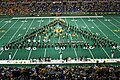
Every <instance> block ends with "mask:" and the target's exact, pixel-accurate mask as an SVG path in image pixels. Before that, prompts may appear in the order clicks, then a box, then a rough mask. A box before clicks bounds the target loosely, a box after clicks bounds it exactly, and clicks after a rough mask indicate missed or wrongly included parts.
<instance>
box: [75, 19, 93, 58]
mask: <svg viewBox="0 0 120 80" xmlns="http://www.w3.org/2000/svg"><path fill="white" fill-rule="evenodd" d="M73 19H74V18H73ZM74 20H75V19H74ZM81 20H82V21H83V23H84V24H85V25H86V23H85V22H84V20H83V19H82V18H81ZM75 24H76V25H77V26H78V24H77V23H76V22H75ZM86 26H87V25H86ZM82 38H83V40H84V41H85V38H84V37H83V36H82ZM88 50H89V52H90V54H91V56H92V58H93V59H95V58H94V56H93V53H92V52H91V50H90V49H88Z"/></svg>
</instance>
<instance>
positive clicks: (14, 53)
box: [12, 19, 34, 59]
mask: <svg viewBox="0 0 120 80" xmlns="http://www.w3.org/2000/svg"><path fill="white" fill-rule="evenodd" d="M33 20H34V19H33ZM33 20H32V22H31V24H30V25H29V27H28V29H27V31H28V30H29V29H30V26H31V25H32V23H33ZM23 23H24V22H23ZM27 31H26V32H25V34H24V35H26V34H27ZM18 50H19V49H16V51H15V53H14V55H13V57H12V59H14V57H15V56H16V54H17V52H18Z"/></svg>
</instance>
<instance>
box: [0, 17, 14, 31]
mask: <svg viewBox="0 0 120 80" xmlns="http://www.w3.org/2000/svg"><path fill="white" fill-rule="evenodd" d="M11 20H12V18H11V19H10V20H9V21H11ZM0 23H1V22H0ZM7 24H8V23H5V24H4V25H3V26H2V27H0V29H2V28H3V27H5V26H6V25H7Z"/></svg>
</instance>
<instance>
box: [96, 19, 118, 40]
mask: <svg viewBox="0 0 120 80" xmlns="http://www.w3.org/2000/svg"><path fill="white" fill-rule="evenodd" d="M97 19H98V18H97ZM98 20H99V19H98ZM99 21H100V22H101V23H102V24H103V25H104V26H105V27H106V28H107V29H109V31H111V32H112V33H113V34H114V35H115V36H116V37H117V38H119V39H120V37H119V36H118V35H117V34H115V33H114V32H113V31H112V30H111V29H110V28H109V27H108V26H107V25H106V24H104V23H103V22H102V21H101V20H99Z"/></svg>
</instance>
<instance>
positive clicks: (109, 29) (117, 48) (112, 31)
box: [97, 18, 120, 52]
mask: <svg viewBox="0 0 120 80" xmlns="http://www.w3.org/2000/svg"><path fill="white" fill-rule="evenodd" d="M97 19H98V18H97ZM98 20H99V19H98ZM99 21H100V20H99ZM100 22H101V23H102V24H104V23H103V22H102V21H100ZM104 26H106V25H105V24H104ZM106 27H107V26H106ZM107 28H108V27H107ZM108 29H109V28H108ZM109 30H110V29H109ZM110 31H111V30H110ZM111 32H112V33H113V34H115V33H114V32H113V31H111ZM102 33H103V32H102ZM103 34H104V33H103ZM104 35H105V34H104ZM115 35H116V34H115ZM105 36H106V37H107V38H108V36H107V35H105ZM118 38H119V36H118ZM117 50H118V48H117ZM118 51H119V50H118ZM119 52H120V51H119Z"/></svg>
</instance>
